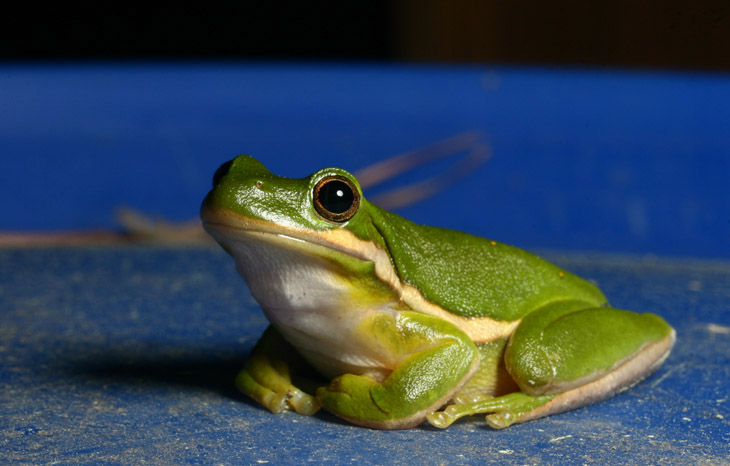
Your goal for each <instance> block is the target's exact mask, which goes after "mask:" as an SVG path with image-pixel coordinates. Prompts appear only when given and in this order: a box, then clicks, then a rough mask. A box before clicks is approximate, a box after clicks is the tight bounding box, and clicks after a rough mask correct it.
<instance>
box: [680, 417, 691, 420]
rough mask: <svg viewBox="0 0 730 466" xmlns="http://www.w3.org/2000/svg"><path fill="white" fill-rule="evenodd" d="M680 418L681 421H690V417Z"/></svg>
mask: <svg viewBox="0 0 730 466" xmlns="http://www.w3.org/2000/svg"><path fill="white" fill-rule="evenodd" d="M682 420H683V421H691V420H692V419H690V418H688V417H683V418H682Z"/></svg>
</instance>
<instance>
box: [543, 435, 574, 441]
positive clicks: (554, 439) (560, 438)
mask: <svg viewBox="0 0 730 466" xmlns="http://www.w3.org/2000/svg"><path fill="white" fill-rule="evenodd" d="M571 437H572V435H563V436H562V437H555V438H551V439H550V440H548V442H551V443H552V442H559V441H560V440H565V439H566V438H571Z"/></svg>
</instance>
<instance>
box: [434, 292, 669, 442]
mask: <svg viewBox="0 0 730 466" xmlns="http://www.w3.org/2000/svg"><path fill="white" fill-rule="evenodd" d="M674 339H675V334H674V330H673V329H672V328H671V327H670V326H669V325H668V324H667V323H666V322H665V321H664V320H662V319H661V318H660V317H658V316H656V315H653V314H637V313H634V312H630V311H623V310H619V309H613V308H610V307H599V308H595V307H586V306H585V305H582V304H581V303H580V302H574V301H561V302H556V303H552V304H549V305H547V306H545V307H543V308H540V309H538V310H536V311H534V312H532V313H531V314H529V315H527V316H526V317H525V318H524V319H523V320H522V322H521V323H520V325H519V327H518V328H517V330H516V331H515V333H514V334H513V335H512V336H511V338H510V340H509V343H508V345H507V348H506V350H505V354H504V360H505V367H506V369H507V371H508V372H509V374H510V375H511V377H512V378H513V379H514V381H515V382H516V383H517V385H518V386H519V388H520V391H518V392H514V393H510V394H508V395H504V396H499V397H490V396H483V397H480V398H479V397H478V398H475V399H472V400H470V401H469V402H467V403H464V404H454V405H451V406H449V407H447V408H446V409H445V410H444V411H441V412H437V413H433V414H432V415H430V416H429V418H428V419H429V422H431V424H433V425H435V426H437V427H446V426H448V425H450V424H451V423H452V422H454V421H455V420H456V419H458V418H460V417H462V416H466V415H470V414H478V413H489V415H488V416H487V422H488V423H489V424H490V425H491V426H492V427H495V428H503V427H507V426H509V425H511V424H513V423H515V422H524V421H528V420H531V419H537V418H539V417H543V416H547V415H549V414H555V413H559V412H563V411H567V410H570V409H574V408H577V407H580V406H585V405H587V404H590V403H594V402H597V401H600V400H602V399H605V398H608V397H610V396H613V395H614V394H616V393H618V392H620V391H622V390H625V389H626V388H629V387H631V386H632V385H634V384H635V383H637V382H639V381H640V380H641V379H643V378H644V377H646V376H648V375H649V374H651V373H652V372H653V371H654V369H656V368H657V367H658V366H659V365H660V364H661V363H662V362H663V361H664V359H665V358H666V357H667V356H668V355H669V352H670V350H671V348H672V345H673V344H674Z"/></svg>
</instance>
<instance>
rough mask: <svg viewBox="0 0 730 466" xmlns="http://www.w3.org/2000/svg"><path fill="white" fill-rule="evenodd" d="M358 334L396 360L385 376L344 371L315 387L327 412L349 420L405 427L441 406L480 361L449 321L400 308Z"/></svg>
mask: <svg viewBox="0 0 730 466" xmlns="http://www.w3.org/2000/svg"><path fill="white" fill-rule="evenodd" d="M358 331H359V332H363V333H364V335H365V336H366V337H367V338H369V339H370V341H371V342H372V344H373V346H374V347H378V348H379V349H380V350H381V351H382V353H383V354H385V355H387V357H386V359H390V360H392V361H394V362H395V367H393V370H392V372H391V373H390V374H389V375H388V376H387V377H385V379H384V380H382V381H379V380H375V379H373V378H372V377H370V376H367V375H355V374H344V375H341V376H339V377H336V378H335V379H334V380H332V382H331V383H330V384H329V385H328V386H327V387H320V388H319V389H318V390H317V398H318V400H319V401H320V402H321V403H322V406H323V407H324V408H325V409H326V410H328V411H330V412H331V413H333V414H335V415H337V416H339V417H341V418H343V419H346V420H348V421H350V422H352V423H354V424H358V425H362V426H366V427H372V428H378V429H406V428H409V427H413V426H416V425H418V424H420V423H421V422H423V420H424V419H425V418H426V415H427V414H429V413H431V412H433V411H434V410H436V409H438V408H439V407H440V406H441V405H443V404H445V403H446V402H447V401H448V400H449V399H450V398H451V397H452V396H453V394H454V393H455V392H456V391H458V390H459V389H460V388H461V387H462V386H463V385H464V383H466V381H468V380H469V378H470V377H471V375H472V374H473V373H474V371H476V369H477V368H478V365H479V353H478V351H477V348H476V345H475V344H474V343H473V342H472V341H471V339H469V337H468V336H466V334H464V333H463V332H462V331H461V330H459V329H458V328H456V327H455V326H454V325H452V324H450V323H448V322H445V321H443V320H441V319H438V318H434V317H432V316H428V315H425V314H420V313H416V312H410V311H404V312H399V313H396V314H393V315H391V314H387V313H383V314H378V315H375V316H372V317H371V318H369V319H366V320H365V321H364V322H363V323H362V324H361V325H360V327H359V328H358Z"/></svg>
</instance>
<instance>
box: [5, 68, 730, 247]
mask: <svg viewBox="0 0 730 466" xmlns="http://www.w3.org/2000/svg"><path fill="white" fill-rule="evenodd" d="M0 109H1V111H0V158H1V159H2V164H3V169H2V170H0V212H2V214H3V215H2V220H0V230H7V229H24V230H28V229H41V230H51V229H69V228H70V229H75V228H97V227H111V226H114V220H113V216H114V212H115V209H116V208H117V207H119V206H120V205H124V206H129V207H133V208H136V209H139V210H142V211H145V212H148V213H150V214H152V215H163V216H165V217H167V218H172V219H186V218H192V217H195V216H196V214H197V208H198V205H199V202H200V199H201V198H202V196H203V195H204V193H205V191H206V190H207V188H208V186H209V183H210V177H211V175H212V173H213V172H214V170H215V168H216V167H217V166H218V164H220V163H221V162H222V161H225V160H227V159H229V158H231V157H232V156H234V155H236V154H239V153H249V154H252V155H255V156H256V157H258V158H260V159H261V160H263V161H264V163H265V164H266V165H267V166H269V167H270V168H271V170H272V171H274V172H275V173H280V174H284V175H287V176H297V177H299V176H304V175H306V174H309V173H311V172H313V171H315V170H317V169H319V168H322V167H323V166H327V165H338V166H342V167H343V168H347V169H350V170H354V169H358V168H362V167H364V166H366V165H368V164H370V163H372V162H373V161H375V160H380V159H384V158H387V157H389V156H391V155H395V154H397V153H400V152H403V151H406V150H410V149H414V148H417V147H420V146H423V145H426V144H429V143H432V142H434V141H437V140H439V139H443V138H446V137H449V136H453V135H455V134H458V133H461V132H464V131H471V130H482V131H484V132H485V133H486V134H487V138H488V140H489V141H490V143H491V145H492V147H493V152H494V156H493V158H492V159H491V161H490V162H489V163H488V164H487V165H485V166H483V167H480V168H479V169H478V170H477V171H476V172H475V173H474V174H473V175H472V176H471V177H469V178H467V179H466V180H464V181H463V182H462V183H461V184H460V185H458V186H455V187H453V188H452V189H450V190H448V191H446V192H444V193H442V195H441V196H438V197H437V198H434V199H430V200H429V201H428V202H426V203H423V204H421V205H418V206H414V207H411V208H408V209H404V210H403V211H402V213H403V214H404V215H406V216H407V217H409V218H411V219H412V220H414V221H416V222H419V223H431V224H439V225H442V226H447V227H454V228H458V229H461V230H467V231H470V232H473V233H477V234H480V235H482V236H487V237H491V238H494V239H497V240H501V241H505V242H508V243H513V244H517V245H520V246H524V247H544V248H552V249H561V250H565V249H571V250H578V251H582V250H596V251H612V252H634V253H641V254H645V253H653V254H659V255H671V256H690V257H705V258H716V257H723V258H726V259H730V247H729V246H728V244H730V190H729V189H727V186H728V181H729V180H730V138H729V137H728V134H730V77H729V76H728V75H720V74H718V75H703V74H669V73H666V74H659V73H654V74H652V73H638V72H634V73H628V72H625V73H622V72H598V71H586V70H583V71H581V70H547V69H510V68H487V67H475V68H458V67H454V68H451V67H415V66H408V67H402V66H376V65H334V64H332V65H245V64H223V63H222V64H171V65H151V64H113V63H112V64H101V65H88V64H87V65H82V64H66V65H48V66H42V65H37V66H31V65H22V66H21V65H18V66H13V65H8V64H5V65H1V66H0Z"/></svg>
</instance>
